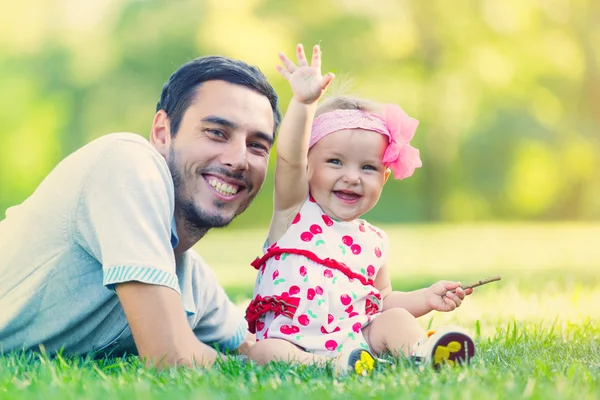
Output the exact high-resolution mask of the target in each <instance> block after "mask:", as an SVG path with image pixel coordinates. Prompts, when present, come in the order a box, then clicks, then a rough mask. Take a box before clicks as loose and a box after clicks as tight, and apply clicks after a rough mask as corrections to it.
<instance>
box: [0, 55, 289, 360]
mask: <svg viewBox="0 0 600 400" xmlns="http://www.w3.org/2000/svg"><path fill="white" fill-rule="evenodd" d="M277 102H278V99H277V95H276V93H275V91H274V90H273V88H272V87H271V86H270V85H269V84H268V82H267V81H266V78H265V77H264V75H263V74H262V73H261V72H260V71H259V70H258V69H256V68H254V67H251V66H249V65H247V64H245V63H243V62H240V61H236V60H231V59H228V58H224V57H217V56H211V57H203V58H199V59H196V60H193V61H191V62H189V63H187V64H185V65H183V66H182V67H181V68H180V69H179V70H177V71H176V72H175V73H174V74H173V75H172V76H171V78H170V79H169V81H168V82H167V84H166V85H165V86H164V88H163V91H162V95H161V98H160V101H159V102H158V105H157V112H156V115H155V117H154V121H153V123H152V129H151V132H150V140H149V141H147V140H145V139H143V138H142V137H140V136H137V135H135V134H131V133H118V134H111V135H107V136H104V137H102V138H99V139H97V140H95V141H93V142H91V143H90V144H88V145H86V146H84V147H83V148H81V149H79V150H78V151H76V152H74V153H73V154H71V155H70V156H68V157H67V158H66V159H65V160H63V161H62V162H61V163H60V164H59V165H58V166H57V167H56V168H55V169H54V170H53V171H52V172H51V173H50V175H48V177H47V178H46V179H45V180H44V181H43V182H42V183H41V184H40V186H39V187H38V188H37V189H36V190H35V192H34V193H33V194H32V195H31V197H29V198H28V199H27V200H25V201H24V202H23V203H22V204H21V205H19V206H16V207H13V208H10V209H9V210H7V212H6V219H5V220H3V221H1V222H0V353H2V352H4V353H6V352H9V351H11V350H20V349H34V350H35V349H38V348H39V346H40V345H43V346H44V347H45V349H46V351H48V352H49V353H53V352H56V351H58V350H60V349H61V348H62V349H63V351H64V352H65V353H66V354H87V353H95V352H101V353H102V354H103V353H112V354H115V353H117V354H118V353H123V352H128V353H134V354H135V353H136V351H137V353H138V354H139V355H140V356H141V357H143V358H144V359H146V360H147V361H148V362H150V363H152V364H153V365H161V366H164V365H175V364H179V365H180V364H185V365H193V364H199V365H203V366H210V365H211V364H212V363H213V362H214V360H215V359H216V357H217V352H216V351H215V350H214V345H217V346H218V347H219V349H225V350H235V349H238V348H239V347H240V346H241V345H242V343H243V341H244V340H245V337H246V334H247V329H246V327H247V325H246V323H245V321H244V318H243V312H242V311H241V310H239V309H237V308H236V307H235V306H234V305H233V304H232V303H231V302H230V301H229V299H228V298H227V296H226V294H225V292H224V291H223V289H222V288H221V287H220V286H219V285H218V284H217V281H216V279H215V276H214V274H213V272H212V270H211V269H210V268H209V267H208V266H207V265H206V264H205V263H204V261H203V260H202V259H201V258H200V256H199V255H198V254H197V253H196V252H195V251H194V250H192V249H191V247H192V246H193V245H194V244H196V243H197V242H198V241H199V240H200V239H201V238H202V237H203V236H204V235H205V234H206V232H207V231H208V230H209V229H210V228H214V227H223V226H226V225H227V224H228V223H229V222H230V221H231V220H232V219H233V218H234V217H235V216H236V215H238V214H239V213H241V212H243V211H244V210H245V209H246V208H247V207H248V205H249V204H250V203H251V201H252V199H253V198H254V197H255V196H256V194H257V192H258V191H259V189H260V188H261V186H262V184H263V182H264V179H265V175H266V171H267V162H268V158H269V152H270V149H271V146H272V145H273V141H274V135H275V132H276V130H277V128H278V126H279V123H280V119H281V117H280V113H279V110H278V105H277Z"/></svg>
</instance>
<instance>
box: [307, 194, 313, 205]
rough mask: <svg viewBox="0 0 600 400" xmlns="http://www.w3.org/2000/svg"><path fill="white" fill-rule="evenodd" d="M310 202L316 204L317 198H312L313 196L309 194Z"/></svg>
mask: <svg viewBox="0 0 600 400" xmlns="http://www.w3.org/2000/svg"><path fill="white" fill-rule="evenodd" d="M308 200H310V202H311V203H314V202H315V198H314V197H312V194H309V195H308Z"/></svg>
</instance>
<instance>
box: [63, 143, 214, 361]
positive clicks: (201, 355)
mask: <svg viewBox="0 0 600 400" xmlns="http://www.w3.org/2000/svg"><path fill="white" fill-rule="evenodd" d="M170 182H171V176H170V173H169V170H168V167H167V165H166V163H165V162H164V159H162V158H161V156H160V155H159V154H157V153H156V152H155V151H153V150H151V149H150V148H149V147H148V146H147V145H145V144H140V143H139V142H136V140H129V139H122V140H118V141H115V142H114V143H112V144H111V145H109V146H107V148H106V150H105V151H104V153H103V154H102V155H101V156H99V158H98V159H97V160H95V161H94V162H93V164H92V166H91V167H90V170H89V173H88V177H87V179H86V180H85V182H84V184H83V185H82V189H81V192H80V193H81V194H80V198H79V202H78V204H77V208H76V211H77V214H76V217H75V219H74V229H73V231H74V239H75V242H76V243H77V244H79V245H80V246H82V248H83V249H85V251H87V252H88V253H89V254H90V255H92V256H93V257H95V258H96V259H97V260H98V262H99V263H100V264H101V265H102V269H103V282H99V283H103V284H104V286H106V288H107V289H109V290H113V289H114V290H115V291H116V293H117V296H118V297H119V300H120V302H121V304H122V307H123V310H124V312H125V316H126V318H127V322H128V324H129V326H130V328H131V331H132V335H133V339H134V341H135V344H136V346H137V347H138V351H139V353H140V355H141V356H142V357H145V358H146V359H147V362H149V363H152V364H155V365H157V366H167V365H174V364H176V363H181V364H187V365H191V364H192V363H194V362H195V363H197V364H199V365H206V366H208V365H210V364H212V363H213V362H214V360H215V356H216V355H215V352H214V351H212V350H211V349H210V348H207V347H206V346H205V345H203V344H201V343H200V342H199V341H198V340H197V339H196V338H195V336H194V333H193V332H192V329H191V328H190V326H189V325H188V322H187V319H186V315H185V312H184V308H183V305H182V299H181V296H180V294H179V291H180V285H179V280H178V278H177V276H176V268H175V256H174V252H173V247H172V243H171V222H172V219H173V207H174V204H173V188H172V184H171V183H170ZM108 339H110V338H108Z"/></svg>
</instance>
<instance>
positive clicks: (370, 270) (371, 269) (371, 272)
mask: <svg viewBox="0 0 600 400" xmlns="http://www.w3.org/2000/svg"><path fill="white" fill-rule="evenodd" d="M367 275H369V276H373V275H375V267H374V266H372V265H369V266H368V267H367Z"/></svg>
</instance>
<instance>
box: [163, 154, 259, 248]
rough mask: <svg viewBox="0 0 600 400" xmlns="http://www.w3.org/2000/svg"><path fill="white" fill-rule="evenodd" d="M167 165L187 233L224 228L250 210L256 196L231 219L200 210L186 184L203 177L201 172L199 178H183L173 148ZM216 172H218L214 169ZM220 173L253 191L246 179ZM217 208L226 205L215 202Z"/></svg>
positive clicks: (220, 171) (187, 176)
mask: <svg viewBox="0 0 600 400" xmlns="http://www.w3.org/2000/svg"><path fill="white" fill-rule="evenodd" d="M167 165H168V167H169V170H170V171H171V176H172V178H173V186H174V189H175V209H177V210H179V213H180V216H181V218H182V219H183V223H184V224H185V228H186V230H187V231H189V232H191V233H193V234H196V235H200V236H202V235H204V234H205V233H206V232H207V231H208V230H209V229H211V228H223V227H226V226H227V225H229V223H231V221H232V220H233V219H234V218H235V217H237V216H238V215H239V214H241V213H242V212H243V211H245V210H246V208H248V206H249V205H250V203H251V202H252V200H253V199H254V197H255V196H256V194H254V195H253V196H251V197H249V198H247V199H246V201H244V202H243V203H242V204H241V205H240V207H239V208H238V210H237V211H236V212H235V214H234V215H233V216H232V217H231V218H227V217H224V216H223V215H220V214H212V213H207V212H206V211H205V210H203V209H202V208H200V207H199V206H198V205H197V204H196V203H195V202H194V199H193V196H192V195H190V194H186V190H185V189H186V182H190V183H191V182H193V181H194V179H196V178H198V177H201V174H200V172H198V173H197V176H192V175H191V174H190V173H187V174H186V173H185V172H183V174H186V175H184V176H182V169H181V166H180V164H179V162H178V159H177V156H176V154H175V151H174V149H173V147H171V149H170V150H169V160H168V161H167ZM213 171H214V172H217V171H216V170H214V169H213ZM218 172H219V173H220V174H221V175H224V176H228V177H232V178H236V179H241V180H243V181H244V182H245V184H246V189H244V190H248V191H251V190H252V185H251V184H250V183H249V182H248V181H247V180H246V179H244V177H243V176H240V175H235V174H232V173H231V172H229V171H228V170H225V169H223V170H221V169H219V170H218ZM213 204H214V205H215V207H216V208H217V209H220V208H223V207H225V205H226V203H223V202H221V201H218V200H214V203H213Z"/></svg>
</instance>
